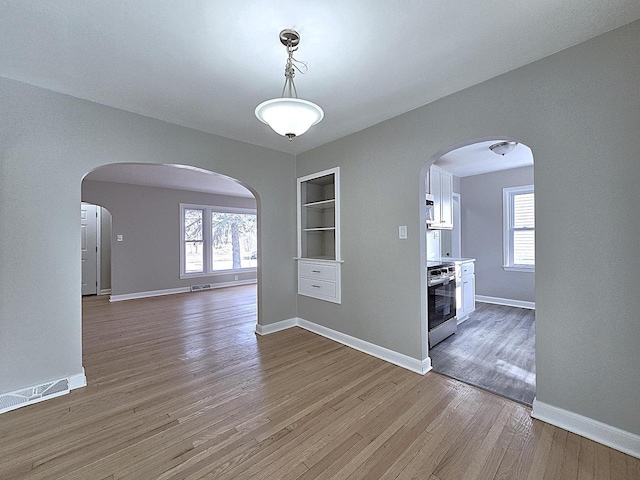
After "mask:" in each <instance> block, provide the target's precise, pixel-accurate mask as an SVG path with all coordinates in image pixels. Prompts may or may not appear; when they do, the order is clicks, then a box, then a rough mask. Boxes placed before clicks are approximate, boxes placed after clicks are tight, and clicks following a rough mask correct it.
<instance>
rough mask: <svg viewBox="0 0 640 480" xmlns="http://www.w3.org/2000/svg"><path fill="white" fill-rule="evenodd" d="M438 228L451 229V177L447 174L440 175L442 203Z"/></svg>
mask: <svg viewBox="0 0 640 480" xmlns="http://www.w3.org/2000/svg"><path fill="white" fill-rule="evenodd" d="M440 205H441V213H440V215H441V217H440V228H446V229H452V228H453V175H451V174H450V173H449V172H444V173H443V174H442V202H441V204H440Z"/></svg>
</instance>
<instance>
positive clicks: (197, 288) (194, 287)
mask: <svg viewBox="0 0 640 480" xmlns="http://www.w3.org/2000/svg"><path fill="white" fill-rule="evenodd" d="M212 288H213V285H211V284H210V283H204V284H202V285H191V291H192V292H199V291H200V290H211V289H212Z"/></svg>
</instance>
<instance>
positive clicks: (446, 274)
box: [427, 262, 458, 348]
mask: <svg viewBox="0 0 640 480" xmlns="http://www.w3.org/2000/svg"><path fill="white" fill-rule="evenodd" d="M427 304H428V330H429V348H431V347H433V346H434V345H436V344H438V343H440V342H441V341H442V340H444V339H445V338H447V337H448V336H450V335H453V334H454V333H456V330H457V328H458V327H457V321H456V318H455V316H456V273H455V265H454V264H453V263H439V262H428V263H427Z"/></svg>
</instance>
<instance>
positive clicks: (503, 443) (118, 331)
mask: <svg viewBox="0 0 640 480" xmlns="http://www.w3.org/2000/svg"><path fill="white" fill-rule="evenodd" d="M83 308H84V334H83V337H84V366H85V368H86V374H87V379H88V382H89V385H88V386H87V387H85V388H82V389H78V390H74V391H73V392H71V393H70V394H69V395H66V396H63V397H59V398H55V399H51V400H47V401H45V402H42V403H39V404H36V405H32V406H28V407H24V408H21V409H18V410H15V411H12V412H8V413H5V414H3V415H0V438H1V439H2V441H1V442H0V478H1V479H3V480H10V479H64V480H71V479H82V480H107V479H111V480H115V479H135V480H145V479H185V480H186V479H204V478H208V479H213V478H220V479H250V478H251V479H287V480H294V479H300V480H307V479H376V480H378V479H412V478H413V479H428V480H449V479H469V480H471V479H528V480H533V479H563V480H570V479H576V480H578V479H579V480H583V479H599V480H600V479H616V480H625V479H638V478H640V460H638V459H635V458H632V457H630V456H627V455H624V454H622V453H619V452H617V451H615V450H612V449H610V448H607V447H604V446H602V445H599V444H596V443H594V442H592V441H590V440H586V439H584V438H581V437H578V436H576V435H573V434H571V433H568V432H566V431H563V430H560V429H558V428H555V427H553V426H551V425H548V424H545V423H542V422H540V421H537V420H532V419H531V418H530V411H529V409H528V408H527V407H525V406H523V405H521V404H519V403H516V402H512V401H509V400H506V399H504V398H502V397H499V396H496V395H493V394H490V393H488V392H486V391H483V390H480V389H477V388H474V387H471V386H468V385H465V384H463V383H461V382H458V381H456V380H453V379H450V378H448V377H445V376H442V375H439V374H436V373H429V374H427V375H425V376H420V375H417V374H415V373H412V372H409V371H407V370H404V369H402V368H399V367H396V366H394V365H391V364H388V363H385V362H383V361H381V360H378V359H376V358H374V357H371V356H368V355H366V354H364V353H361V352H358V351H356V350H353V349H350V348H348V347H345V346H342V345H340V344H337V343H335V342H332V341H330V340H328V339H325V338H323V337H320V336H318V335H315V334H313V333H310V332H307V331H304V330H302V329H299V328H292V329H289V330H285V331H282V332H278V333H274V334H272V335H268V336H265V337H257V336H256V335H255V334H254V333H253V329H254V324H255V314H256V301H255V286H244V287H236V288H228V289H222V290H214V291H209V292H199V293H193V294H181V295H173V296H167V297H156V298H152V299H142V300H130V301H126V302H119V303H114V304H110V303H109V302H108V301H107V299H106V298H105V297H93V298H87V299H85V300H84V301H83Z"/></svg>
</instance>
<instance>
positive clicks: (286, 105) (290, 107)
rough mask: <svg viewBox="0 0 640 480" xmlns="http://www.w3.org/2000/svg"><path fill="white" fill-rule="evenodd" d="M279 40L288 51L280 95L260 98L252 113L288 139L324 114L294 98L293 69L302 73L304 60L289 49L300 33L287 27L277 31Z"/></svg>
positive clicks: (298, 39) (298, 38)
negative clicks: (294, 55)
mask: <svg viewBox="0 0 640 480" xmlns="http://www.w3.org/2000/svg"><path fill="white" fill-rule="evenodd" d="M280 42H282V44H283V45H284V46H285V47H287V53H288V54H289V58H288V59H287V63H286V65H285V67H284V76H285V80H284V87H282V98H274V99H272V100H267V101H265V102H262V103H261V104H260V105H258V106H257V107H256V117H258V120H260V121H261V122H263V123H266V124H267V125H269V126H270V127H271V128H273V130H274V131H275V132H276V133H278V134H280V135H283V136H285V137H288V138H289V141H291V140H293V137H297V136H300V135H302V134H303V133H305V132H306V131H307V130H309V128H311V127H312V126H313V125H315V124H316V123H319V122H320V120H322V119H323V118H324V112H323V111H322V109H321V108H320V107H319V106H318V105H316V104H315V103H313V102H309V101H308V100H302V99H300V98H298V92H297V91H296V86H295V84H294V83H293V77H294V76H295V74H296V70H297V71H299V72H300V73H302V74H305V73H306V72H307V64H306V63H305V62H301V61H300V60H296V59H295V58H293V52H295V51H296V50H298V44H299V43H300V35H299V34H298V32H296V31H295V30H291V29H288V28H287V29H285V30H282V31H281V32H280ZM285 95H286V96H285Z"/></svg>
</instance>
